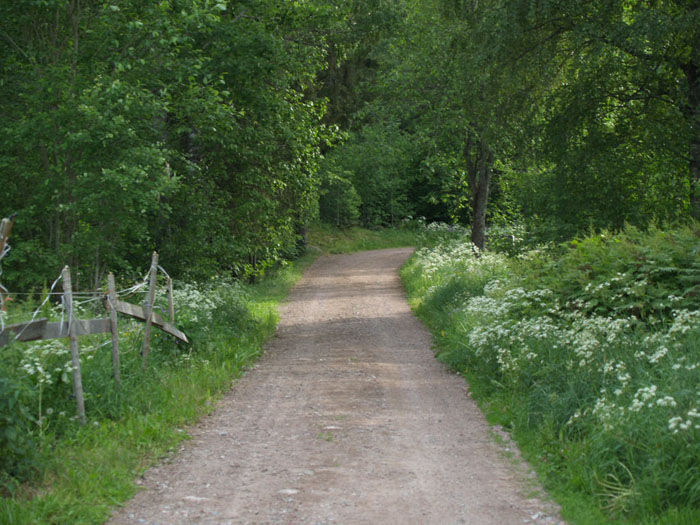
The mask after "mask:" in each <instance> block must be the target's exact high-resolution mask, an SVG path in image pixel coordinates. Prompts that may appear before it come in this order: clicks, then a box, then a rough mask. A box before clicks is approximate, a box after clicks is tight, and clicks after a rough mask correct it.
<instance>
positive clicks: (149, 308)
mask: <svg viewBox="0 0 700 525" xmlns="http://www.w3.org/2000/svg"><path fill="white" fill-rule="evenodd" d="M157 277H158V253H157V252H153V256H152V257H151V270H150V272H149V279H148V295H147V296H146V302H145V303H144V305H143V312H144V314H145V316H146V327H145V328H144V330H143V349H142V350H141V357H142V359H143V361H142V367H143V369H144V370H145V369H146V366H147V364H148V353H149V352H150V350H151V324H152V320H151V316H152V314H153V303H154V302H155V300H156V279H157Z"/></svg>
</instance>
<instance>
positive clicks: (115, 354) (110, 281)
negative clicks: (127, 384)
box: [107, 272, 122, 388]
mask: <svg viewBox="0 0 700 525" xmlns="http://www.w3.org/2000/svg"><path fill="white" fill-rule="evenodd" d="M107 289H108V295H107V297H108V302H107V304H108V305H109V320H110V324H111V327H112V367H113V368H114V382H115V383H116V384H117V388H120V387H121V382H122V381H121V374H120V372H119V325H118V323H117V311H116V310H115V308H114V305H115V304H117V287H116V285H115V284H114V274H113V273H112V272H109V275H107Z"/></svg>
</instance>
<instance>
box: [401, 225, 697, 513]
mask: <svg viewBox="0 0 700 525" xmlns="http://www.w3.org/2000/svg"><path fill="white" fill-rule="evenodd" d="M697 233H698V231H697V229H695V230H693V229H692V228H688V229H680V230H677V231H674V232H660V231H651V232H649V233H647V234H642V233H640V232H638V231H636V230H631V231H630V232H627V233H624V234H621V235H619V236H617V237H613V238H610V239H603V240H601V239H600V238H591V239H585V240H584V241H581V242H579V243H575V244H573V245H572V246H571V247H570V248H569V251H568V252H567V253H566V254H564V256H563V257H560V258H559V259H553V260H546V259H544V258H543V257H541V256H536V257H534V258H529V257H527V256H525V257H520V258H519V259H506V258H505V256H501V255H493V254H488V253H487V254H479V253H478V252H476V251H474V250H472V249H470V247H468V246H462V245H460V246H457V245H455V243H454V241H448V242H446V243H443V244H440V245H437V246H434V247H431V248H422V249H420V250H418V251H417V252H416V253H415V255H414V257H413V259H412V260H411V261H410V263H409V265H408V266H407V268H406V269H405V270H404V277H405V278H406V281H407V284H408V286H409V290H410V291H411V293H412V295H414V296H416V297H417V298H418V299H419V300H420V307H419V313H421V314H422V315H424V317H426V318H427V319H428V321H429V322H430V323H431V325H432V326H433V328H437V329H438V333H442V334H445V335H444V336H443V337H441V347H442V352H441V354H440V357H441V359H443V360H445V361H446V362H448V363H450V364H451V365H452V366H454V367H456V368H458V369H459V370H462V371H466V372H467V374H468V375H469V377H470V379H472V382H475V381H476V382H478V383H480V385H481V386H480V389H481V391H483V392H484V394H485V395H486V396H490V397H493V398H494V399H495V398H499V397H500V398H501V399H508V400H509V403H511V406H510V407H509V413H510V414H511V416H510V421H508V422H507V423H508V424H509V425H510V426H511V428H512V430H514V431H515V432H516V434H517V433H518V432H519V431H520V432H530V433H531V432H535V433H540V434H541V436H542V438H541V439H542V442H543V443H545V446H546V448H547V449H548V450H549V449H551V450H554V451H556V452H555V453H550V452H548V453H547V456H546V458H547V459H546V460H547V462H548V464H550V468H551V471H552V472H553V475H557V476H561V475H564V474H563V473H566V472H569V473H571V472H572V471H573V470H575V468H574V467H572V465H583V467H582V472H577V473H576V474H575V476H574V475H573V474H572V478H573V477H575V478H576V480H577V481H576V483H578V484H579V485H582V488H583V490H585V491H588V492H589V493H591V494H594V495H596V496H597V497H598V498H600V500H601V508H604V509H605V510H606V511H608V512H610V513H615V512H628V513H633V512H637V513H641V512H648V511H649V510H653V511H654V512H663V511H664V510H665V509H667V508H671V507H689V508H697V507H700V478H699V477H698V476H697V465H698V464H700V381H698V379H699V377H700V310H699V309H698V305H699V301H698V298H697V293H696V292H697V291H698V290H700V288H699V285H700V278H699V273H698V269H700V260H699V259H698V248H697V246H698V243H697V240H698V237H700V236H698V235H697ZM693 239H694V240H695V242H693ZM667 245H672V246H671V247H668V246H667ZM590 247H593V248H592V249H589V248H590ZM640 254H643V255H640ZM489 273H490V276H489ZM547 443H549V445H547ZM555 443H558V444H555ZM574 451H576V452H574ZM556 465H559V466H556ZM569 481H571V480H569ZM572 482H573V481H572ZM579 488H581V487H579Z"/></svg>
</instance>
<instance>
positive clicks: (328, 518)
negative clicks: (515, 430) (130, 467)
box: [110, 249, 559, 525]
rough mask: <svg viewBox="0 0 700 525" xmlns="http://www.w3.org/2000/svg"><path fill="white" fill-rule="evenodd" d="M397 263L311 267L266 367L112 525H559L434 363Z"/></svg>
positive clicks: (455, 381)
mask: <svg viewBox="0 0 700 525" xmlns="http://www.w3.org/2000/svg"><path fill="white" fill-rule="evenodd" d="M409 254H410V250H408V249H398V250H381V251H373V252H363V253H358V254H352V255H335V256H329V257H322V258H320V259H319V260H318V261H317V262H316V263H315V264H314V265H313V266H312V267H311V268H310V269H309V270H308V272H307V273H306V275H305V277H304V279H303V280H302V281H301V282H300V283H299V284H298V286H297V287H296V288H295V289H294V291H293V293H292V294H291V296H290V298H289V301H288V302H287V303H286V304H285V305H284V307H283V311H282V321H281V323H280V327H279V330H278V334H277V336H276V337H275V339H274V340H272V341H271V342H270V343H269V344H268V346H267V347H266V352H265V356H264V357H263V358H262V359H261V360H260V361H259V362H258V364H257V365H256V366H255V367H254V368H253V369H252V370H250V371H249V372H248V373H247V374H246V375H245V377H243V378H242V379H241V380H240V381H238V382H237V383H236V384H235V385H234V387H233V389H232V390H231V392H230V393H229V394H228V395H227V396H226V398H225V399H224V400H223V401H222V402H221V403H220V405H219V406H218V407H217V409H216V411H215V412H214V413H213V414H212V415H211V416H210V417H208V418H206V419H205V420H204V421H203V422H202V423H201V424H200V425H198V426H197V427H195V428H193V429H191V431H190V433H191V434H192V436H193V439H192V440H191V441H190V442H188V443H187V444H186V445H185V446H184V447H183V450H182V451H181V452H180V453H179V454H178V455H177V456H176V457H174V458H172V459H171V460H170V461H169V462H167V463H165V464H163V465H161V466H159V467H157V468H154V469H152V470H150V471H149V472H148V473H147V474H146V476H145V480H144V486H145V490H144V491H143V492H141V493H139V494H138V495H137V496H136V497H135V498H134V499H133V500H132V501H131V502H130V503H129V504H128V505H127V506H125V507H124V508H123V509H121V510H120V511H119V512H118V513H117V514H116V515H115V516H114V518H113V520H112V521H111V522H110V523H112V524H115V525H116V524H126V523H128V524H133V523H148V524H171V523H182V524H185V523H187V524H190V523H207V524H209V523H211V524H214V523H216V524H225V523H236V524H238V523H289V524H297V523H299V524H331V523H343V524H345V523H347V524H355V523H358V524H384V523H387V524H392V523H396V524H416V523H427V524H452V523H469V524H478V525H484V524H491V523H492V524H499V525H501V524H511V523H558V522H559V520H558V518H556V517H555V516H556V510H554V509H553V507H552V506H551V505H549V504H546V503H544V502H542V501H541V500H539V499H537V498H534V497H532V496H531V495H532V493H533V482H532V481H529V482H525V481H524V477H525V476H524V474H523V473H522V472H518V471H519V469H518V468H517V467H516V466H513V464H512V462H510V461H509V460H508V459H505V456H504V454H503V451H502V450H499V446H498V445H496V444H495V442H494V440H493V438H492V437H490V435H489V427H488V425H487V424H486V422H485V421H484V418H483V416H482V415H481V413H480V412H479V411H478V409H477V408H476V406H475V404H474V402H473V401H472V400H471V398H470V397H469V396H468V395H467V389H466V386H465V384H464V380H463V379H461V378H460V377H458V376H456V375H454V374H451V373H449V372H447V371H446V370H445V368H444V367H443V366H442V365H440V364H439V363H437V362H436V361H435V359H434V357H433V352H432V350H431V339H430V335H429V333H428V332H427V331H426V329H425V328H424V327H423V326H422V325H421V323H420V322H419V321H418V320H417V319H416V318H415V317H414V316H413V315H412V313H411V311H410V309H409V307H408V305H407V303H406V300H405V296H404V293H403V289H402V287H401V282H400V280H399V278H398V274H397V270H398V268H399V267H400V265H401V264H402V263H403V262H404V261H405V259H406V258H407V257H408V255H409ZM520 470H522V469H520Z"/></svg>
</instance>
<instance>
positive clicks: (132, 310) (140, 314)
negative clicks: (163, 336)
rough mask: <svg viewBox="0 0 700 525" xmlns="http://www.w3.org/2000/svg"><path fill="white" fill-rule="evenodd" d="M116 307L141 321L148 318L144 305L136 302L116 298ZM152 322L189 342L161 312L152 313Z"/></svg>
mask: <svg viewBox="0 0 700 525" xmlns="http://www.w3.org/2000/svg"><path fill="white" fill-rule="evenodd" d="M114 309H115V310H116V311H117V312H119V313H120V314H124V315H128V316H129V317H133V318H135V319H139V320H141V321H145V320H146V312H144V309H143V307H141V306H137V305H135V304H131V303H126V302H124V301H119V300H116V301H114ZM151 323H153V324H154V325H156V326H157V327H158V328H160V329H161V330H163V331H164V332H167V333H169V334H170V335H173V336H175V337H177V338H178V339H181V340H182V341H184V342H185V343H189V340H188V339H187V336H186V335H185V334H184V333H183V332H181V331H180V330H178V329H177V328H175V327H174V326H173V325H172V324H170V323H168V322H167V321H166V320H165V319H163V317H162V316H161V315H160V314H157V313H155V312H152V313H151Z"/></svg>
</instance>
